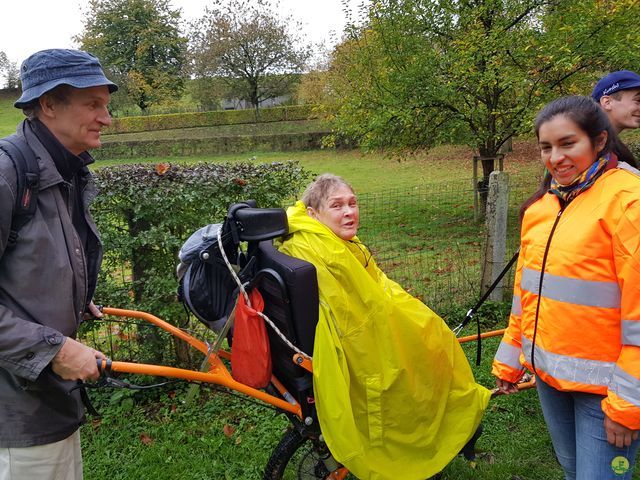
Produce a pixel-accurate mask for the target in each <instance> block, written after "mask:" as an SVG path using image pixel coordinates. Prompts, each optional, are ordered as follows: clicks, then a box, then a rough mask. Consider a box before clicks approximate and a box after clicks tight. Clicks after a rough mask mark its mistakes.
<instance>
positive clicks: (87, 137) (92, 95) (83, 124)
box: [40, 85, 111, 155]
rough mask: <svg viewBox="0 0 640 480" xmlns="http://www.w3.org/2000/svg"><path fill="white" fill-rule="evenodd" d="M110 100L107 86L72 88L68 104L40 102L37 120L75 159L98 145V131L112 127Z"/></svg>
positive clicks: (44, 97)
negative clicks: (40, 109) (74, 155)
mask: <svg viewBox="0 0 640 480" xmlns="http://www.w3.org/2000/svg"><path fill="white" fill-rule="evenodd" d="M109 100H111V95H110V94H109V88H108V87H107V86H106V85H102V86H98V87H90V88H72V89H71V90H70V94H69V98H68V101H67V103H56V102H54V101H53V100H52V99H51V98H49V97H47V96H46V95H44V96H43V97H42V98H41V99H40V104H41V107H42V115H41V116H40V119H41V120H42V121H43V122H44V123H45V124H46V125H47V127H48V128H49V130H51V133H53V134H54V135H55V137H56V138H57V139H58V140H59V141H60V143H62V144H63V145H64V146H65V147H67V149H68V150H69V151H70V152H71V153H74V154H76V155H78V154H79V153H82V152H84V151H86V150H90V149H92V148H97V147H99V146H100V145H101V142H100V131H101V130H102V128H103V127H106V126H109V125H111V116H110V115H109V111H108V110H107V105H108V104H109Z"/></svg>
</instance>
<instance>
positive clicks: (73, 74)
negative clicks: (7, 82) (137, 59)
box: [13, 48, 118, 108]
mask: <svg viewBox="0 0 640 480" xmlns="http://www.w3.org/2000/svg"><path fill="white" fill-rule="evenodd" d="M20 81H21V82H22V96H21V97H20V98H19V99H18V100H17V101H16V102H15V103H14V104H13V106H14V107H16V108H24V107H25V106H27V105H29V104H30V103H31V102H33V101H34V100H36V99H38V98H40V97H41V96H42V95H43V94H45V93H47V92H48V91H50V90H53V89H54V88H55V87H57V86H58V85H71V86H72V87H75V88H90V87H99V86H101V85H106V86H107V87H109V92H110V93H113V92H115V91H116V90H118V86H117V85H116V84H115V83H113V82H112V81H110V80H109V79H108V78H107V77H105V75H104V72H103V71H102V65H100V61H99V60H98V59H97V58H96V57H95V56H94V55H91V54H90V53H87V52H83V51H82V50H67V49H61V48H55V49H50V50H41V51H40V52H36V53H34V54H33V55H31V56H30V57H29V58H27V59H26V60H25V61H24V62H22V66H21V67H20Z"/></svg>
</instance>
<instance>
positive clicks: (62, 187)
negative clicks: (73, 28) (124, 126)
mask: <svg viewBox="0 0 640 480" xmlns="http://www.w3.org/2000/svg"><path fill="white" fill-rule="evenodd" d="M20 79H21V82H22V95H21V97H20V98H19V99H18V100H17V101H16V102H15V106H16V107H17V108H20V109H22V110H23V112H24V113H25V115H26V117H27V118H26V120H24V121H23V122H21V123H20V124H19V125H18V128H17V133H16V137H13V139H14V141H17V143H18V145H20V149H21V150H20V151H21V152H22V153H23V154H24V155H29V154H31V155H33V156H35V157H36V158H37V168H38V170H39V171H38V173H37V177H38V179H39V184H38V185H36V186H35V187H34V188H37V202H36V208H35V211H34V213H33V216H32V217H31V218H29V221H28V222H26V223H25V224H24V225H23V226H21V227H20V228H19V230H18V231H17V232H16V231H15V230H14V229H13V226H12V222H13V220H14V219H15V210H17V207H16V196H17V194H18V192H19V191H20V190H19V188H18V186H17V185H18V169H17V167H16V163H15V162H16V159H15V158H14V159H13V160H12V159H11V158H9V156H8V155H9V153H7V152H4V151H0V405H1V408H0V480H22V479H42V480H48V479H51V480H53V479H60V480H71V479H81V478H82V454H81V451H80V437H79V430H78V429H79V427H80V425H81V424H82V423H83V422H84V420H85V418H84V405H83V400H82V398H81V397H82V395H81V394H80V389H78V388H75V389H74V387H76V386H77V384H78V382H79V381H85V380H89V379H96V378H97V377H98V374H99V372H98V369H97V365H96V359H99V358H104V355H103V354H102V353H101V352H98V351H96V350H94V349H92V348H90V347H88V346H86V345H84V344H82V343H80V342H78V341H76V340H75V336H76V332H77V328H78V325H79V324H80V322H81V321H82V320H83V318H84V317H85V316H86V315H96V316H99V315H100V313H99V311H98V309H97V308H96V307H95V305H94V304H93V302H92V297H93V293H94V290H95V286H96V281H97V275H98V270H99V267H100V263H101V260H102V246H101V243H100V238H99V235H98V231H97V229H96V225H95V224H94V222H93V220H92V218H91V215H90V214H89V203H90V201H91V200H92V199H93V198H94V197H95V193H96V192H95V187H94V185H93V182H92V178H91V174H90V172H89V170H88V168H87V166H88V165H89V164H90V163H92V162H93V159H92V158H91V156H90V155H89V153H88V152H87V151H88V150H90V149H93V148H97V147H99V146H100V132H101V130H102V129H103V128H104V127H106V126H108V125H109V124H110V123H111V117H110V115H109V111H108V110H107V105H108V103H109V100H110V95H111V93H113V92H115V91H116V90H117V88H118V87H117V86H116V85H115V84H114V83H113V82H111V81H110V80H108V79H107V78H106V77H105V74H104V72H103V70H102V66H101V65H100V62H99V61H98V59H97V58H96V57H95V56H93V55H91V54H89V53H87V52H83V51H78V50H66V49H52V50H43V51H40V52H37V53H34V54H33V55H31V56H30V57H29V58H27V59H26V60H25V61H24V62H23V63H22V66H21V68H20ZM13 153H14V154H15V152H13ZM14 156H16V155H12V157H14ZM20 197H21V198H23V197H22V195H20ZM27 200H28V199H27ZM18 205H19V203H18ZM16 233H17V234H16Z"/></svg>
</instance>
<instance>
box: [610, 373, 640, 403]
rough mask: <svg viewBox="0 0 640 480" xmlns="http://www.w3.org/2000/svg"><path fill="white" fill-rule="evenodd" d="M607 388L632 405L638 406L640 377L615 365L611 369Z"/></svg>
mask: <svg viewBox="0 0 640 480" xmlns="http://www.w3.org/2000/svg"><path fill="white" fill-rule="evenodd" d="M609 390H611V391H612V392H613V393H615V394H616V395H618V396H619V397H620V398H622V399H623V400H626V401H627V402H629V403H630V404H632V405H633V406H634V407H638V408H640V379H637V378H636V377H634V376H633V375H629V374H628V373H627V372H625V371H624V370H622V369H621V368H620V367H616V368H615V369H614V371H613V378H612V379H611V385H609Z"/></svg>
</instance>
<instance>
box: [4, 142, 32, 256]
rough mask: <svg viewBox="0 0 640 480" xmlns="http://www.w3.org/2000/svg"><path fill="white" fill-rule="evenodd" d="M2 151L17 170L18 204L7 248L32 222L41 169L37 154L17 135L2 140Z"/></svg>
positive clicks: (14, 211)
mask: <svg viewBox="0 0 640 480" xmlns="http://www.w3.org/2000/svg"><path fill="white" fill-rule="evenodd" d="M0 149H2V150H3V151H4V153H6V154H7V156H8V157H9V158H10V159H11V161H12V162H13V168H15V170H16V178H17V188H16V204H15V207H14V209H13V216H12V218H11V231H10V232H9V241H8V243H7V248H12V247H13V246H15V244H16V242H17V240H18V232H19V231H20V229H21V228H22V227H23V226H24V225H26V224H27V222H29V220H31V218H32V217H33V215H34V214H35V212H36V207H37V204H38V189H39V186H40V168H39V167H38V160H37V158H36V154H35V153H34V152H33V150H32V149H31V147H30V146H29V145H28V144H27V142H25V141H24V139H23V138H22V137H19V136H18V135H16V134H13V135H9V136H8V137H5V138H2V139H0Z"/></svg>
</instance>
